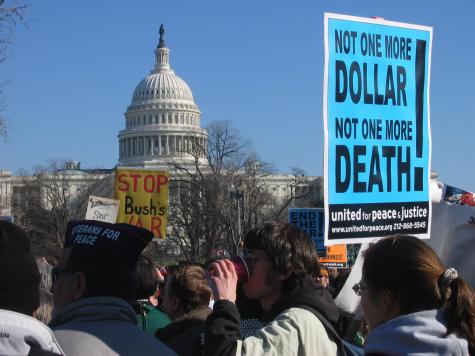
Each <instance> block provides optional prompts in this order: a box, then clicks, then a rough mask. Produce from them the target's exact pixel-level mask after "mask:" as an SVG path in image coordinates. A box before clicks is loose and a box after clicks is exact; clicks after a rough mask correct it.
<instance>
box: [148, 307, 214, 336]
mask: <svg viewBox="0 0 475 356" xmlns="http://www.w3.org/2000/svg"><path fill="white" fill-rule="evenodd" d="M210 314H211V309H209V308H203V309H199V310H193V311H191V312H189V313H187V314H184V315H183V316H181V317H180V318H179V319H177V320H175V321H173V322H172V323H171V324H169V325H167V326H166V327H164V328H163V329H158V330H157V332H156V333H155V335H156V336H157V337H158V338H159V339H160V340H162V341H164V342H166V341H168V340H171V339H173V338H174V337H175V336H177V335H178V334H180V333H181V332H183V331H185V330H188V329H190V328H192V327H195V326H197V325H201V324H203V326H204V322H205V321H206V319H207V318H208V315H210Z"/></svg>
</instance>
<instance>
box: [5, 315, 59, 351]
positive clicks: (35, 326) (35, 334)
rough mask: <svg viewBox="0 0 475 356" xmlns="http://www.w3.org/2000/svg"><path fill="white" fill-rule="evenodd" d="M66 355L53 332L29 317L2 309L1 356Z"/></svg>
mask: <svg viewBox="0 0 475 356" xmlns="http://www.w3.org/2000/svg"><path fill="white" fill-rule="evenodd" d="M33 349H34V350H35V354H36V355H64V353H63V351H62V350H61V348H60V347H59V344H58V342H57V341H56V339H55V338H54V335H53V332H52V331H51V330H50V328H48V327H47V326H46V325H45V324H43V323H42V322H40V321H38V320H36V319H33V318H32V317H29V316H28V315H24V314H20V313H16V312H13V311H10V310H3V309H0V355H28V353H30V352H33Z"/></svg>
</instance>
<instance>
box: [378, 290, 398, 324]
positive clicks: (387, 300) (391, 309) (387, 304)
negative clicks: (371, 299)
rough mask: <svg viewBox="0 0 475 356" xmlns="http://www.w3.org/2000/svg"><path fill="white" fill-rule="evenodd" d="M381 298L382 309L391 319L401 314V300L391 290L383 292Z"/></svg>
mask: <svg viewBox="0 0 475 356" xmlns="http://www.w3.org/2000/svg"><path fill="white" fill-rule="evenodd" d="M380 300H381V310H382V312H383V313H384V314H385V315H386V316H387V317H388V318H389V319H393V318H395V317H397V316H399V315H401V307H400V306H399V302H398V301H397V299H396V298H395V297H394V295H393V294H392V293H391V292H390V291H384V292H381V299H380ZM389 319H388V320H389Z"/></svg>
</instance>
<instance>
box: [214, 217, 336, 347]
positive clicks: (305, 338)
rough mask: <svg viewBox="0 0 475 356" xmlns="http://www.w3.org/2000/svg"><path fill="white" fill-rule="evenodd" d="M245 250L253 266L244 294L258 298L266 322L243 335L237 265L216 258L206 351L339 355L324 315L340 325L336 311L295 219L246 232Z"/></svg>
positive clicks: (311, 244) (313, 255) (311, 247)
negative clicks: (315, 274) (317, 278)
mask: <svg viewBox="0 0 475 356" xmlns="http://www.w3.org/2000/svg"><path fill="white" fill-rule="evenodd" d="M242 254H243V256H244V258H245V261H246V263H247V264H248V267H249V269H250V270H251V276H250V279H249V281H248V282H247V283H244V284H243V290H244V293H245V295H246V296H247V297H248V298H252V299H258V300H259V301H260V303H261V305H262V308H263V310H264V312H265V315H264V317H263V319H264V322H265V323H266V325H265V326H264V327H263V328H262V329H260V330H259V331H258V332H257V333H256V335H255V336H251V337H248V338H246V339H244V340H240V335H239V322H240V316H239V313H238V311H237V308H236V306H235V305H234V302H235V300H236V284H237V276H236V270H235V268H234V266H233V264H232V262H231V261H229V260H220V261H216V262H214V263H213V264H212V268H213V269H214V273H213V275H211V276H210V281H211V285H212V287H213V294H214V299H215V304H214V310H213V312H212V313H211V315H210V316H209V317H208V320H207V324H206V337H205V352H206V354H207V355H276V354H281V355H286V356H288V355H336V354H337V344H336V343H335V342H333V341H332V340H331V339H330V338H329V336H328V334H327V332H326V330H325V327H324V325H323V323H322V322H321V321H320V318H324V319H326V320H327V321H328V322H330V323H331V324H333V325H334V326H336V324H337V320H338V310H337V308H336V306H335V303H334V302H333V299H332V298H331V296H330V294H328V292H327V291H326V290H325V289H324V288H323V287H322V286H320V285H317V284H315V282H314V281H313V280H312V278H311V274H312V273H313V272H314V271H315V269H316V267H315V264H316V263H318V259H317V256H316V251H315V246H314V244H313V242H312V241H311V240H310V239H309V238H308V236H307V235H306V234H305V233H304V232H303V231H301V230H299V229H298V228H297V227H295V226H294V225H291V224H281V223H270V224H266V225H264V226H263V227H260V228H256V229H253V230H251V231H250V232H249V233H248V234H247V235H246V236H245V239H244V249H243V252H242ZM317 268H319V267H317ZM317 313H318V314H320V315H319V317H317V315H316V314H317Z"/></svg>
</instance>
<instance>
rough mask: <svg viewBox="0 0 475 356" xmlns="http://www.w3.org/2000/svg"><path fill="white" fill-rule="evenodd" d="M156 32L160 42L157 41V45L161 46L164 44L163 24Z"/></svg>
mask: <svg viewBox="0 0 475 356" xmlns="http://www.w3.org/2000/svg"><path fill="white" fill-rule="evenodd" d="M158 33H159V34H160V42H159V43H158V47H160V48H163V47H165V46H166V45H165V38H164V35H165V28H164V27H163V24H161V25H160V30H159V31H158Z"/></svg>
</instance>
